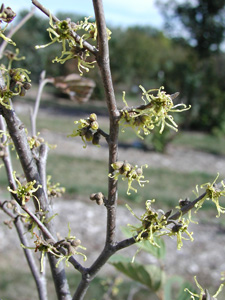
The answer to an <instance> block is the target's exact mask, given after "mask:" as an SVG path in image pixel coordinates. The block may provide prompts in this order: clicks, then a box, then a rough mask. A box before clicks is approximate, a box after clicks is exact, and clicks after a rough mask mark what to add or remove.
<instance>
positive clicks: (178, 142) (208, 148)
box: [172, 131, 225, 155]
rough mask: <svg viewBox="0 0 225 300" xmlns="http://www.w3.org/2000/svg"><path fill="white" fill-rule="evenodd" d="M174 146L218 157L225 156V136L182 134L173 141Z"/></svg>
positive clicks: (194, 133)
mask: <svg viewBox="0 0 225 300" xmlns="http://www.w3.org/2000/svg"><path fill="white" fill-rule="evenodd" d="M172 143H173V145H175V146H183V147H185V148H187V149H188V148H189V149H195V150H199V151H203V152H208V153H212V154H216V155H225V139H224V136H222V135H220V136H217V135H210V134H206V133H200V132H185V131H184V132H180V133H179V134H178V135H177V136H176V138H175V139H174V140H173V142H172Z"/></svg>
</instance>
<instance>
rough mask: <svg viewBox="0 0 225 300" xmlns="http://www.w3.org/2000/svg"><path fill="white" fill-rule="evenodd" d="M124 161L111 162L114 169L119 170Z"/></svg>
mask: <svg viewBox="0 0 225 300" xmlns="http://www.w3.org/2000/svg"><path fill="white" fill-rule="evenodd" d="M123 164H124V162H123V161H116V162H115V163H113V164H111V166H112V167H113V169H114V170H119V169H121V168H122V166H123Z"/></svg>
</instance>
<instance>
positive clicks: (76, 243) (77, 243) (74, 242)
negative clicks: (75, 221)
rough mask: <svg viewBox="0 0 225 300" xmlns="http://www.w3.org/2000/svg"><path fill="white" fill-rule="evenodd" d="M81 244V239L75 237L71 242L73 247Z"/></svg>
mask: <svg viewBox="0 0 225 300" xmlns="http://www.w3.org/2000/svg"><path fill="white" fill-rule="evenodd" d="M80 244H81V241H80V240H79V239H75V240H73V241H72V242H71V245H72V246H73V247H78V246H79V245H80Z"/></svg>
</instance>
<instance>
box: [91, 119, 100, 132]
mask: <svg viewBox="0 0 225 300" xmlns="http://www.w3.org/2000/svg"><path fill="white" fill-rule="evenodd" d="M90 125H91V129H93V130H97V129H98V127H99V125H98V122H97V121H93V122H91V124H90Z"/></svg>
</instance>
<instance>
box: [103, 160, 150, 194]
mask: <svg viewBox="0 0 225 300" xmlns="http://www.w3.org/2000/svg"><path fill="white" fill-rule="evenodd" d="M111 166H112V168H113V170H114V173H113V174H111V173H110V174H109V177H110V178H114V179H116V180H118V177H119V176H120V175H121V176H122V180H128V188H127V194H128V195H130V190H133V191H134V192H135V193H137V189H135V188H134V187H132V183H133V181H134V180H135V181H137V182H138V183H139V185H140V186H141V187H143V186H144V184H143V183H145V182H149V181H148V180H142V179H144V175H143V167H145V168H147V167H148V165H143V166H141V167H138V166H137V165H136V166H132V165H131V164H130V163H128V162H127V161H117V162H115V163H113V164H112V165H111Z"/></svg>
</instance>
